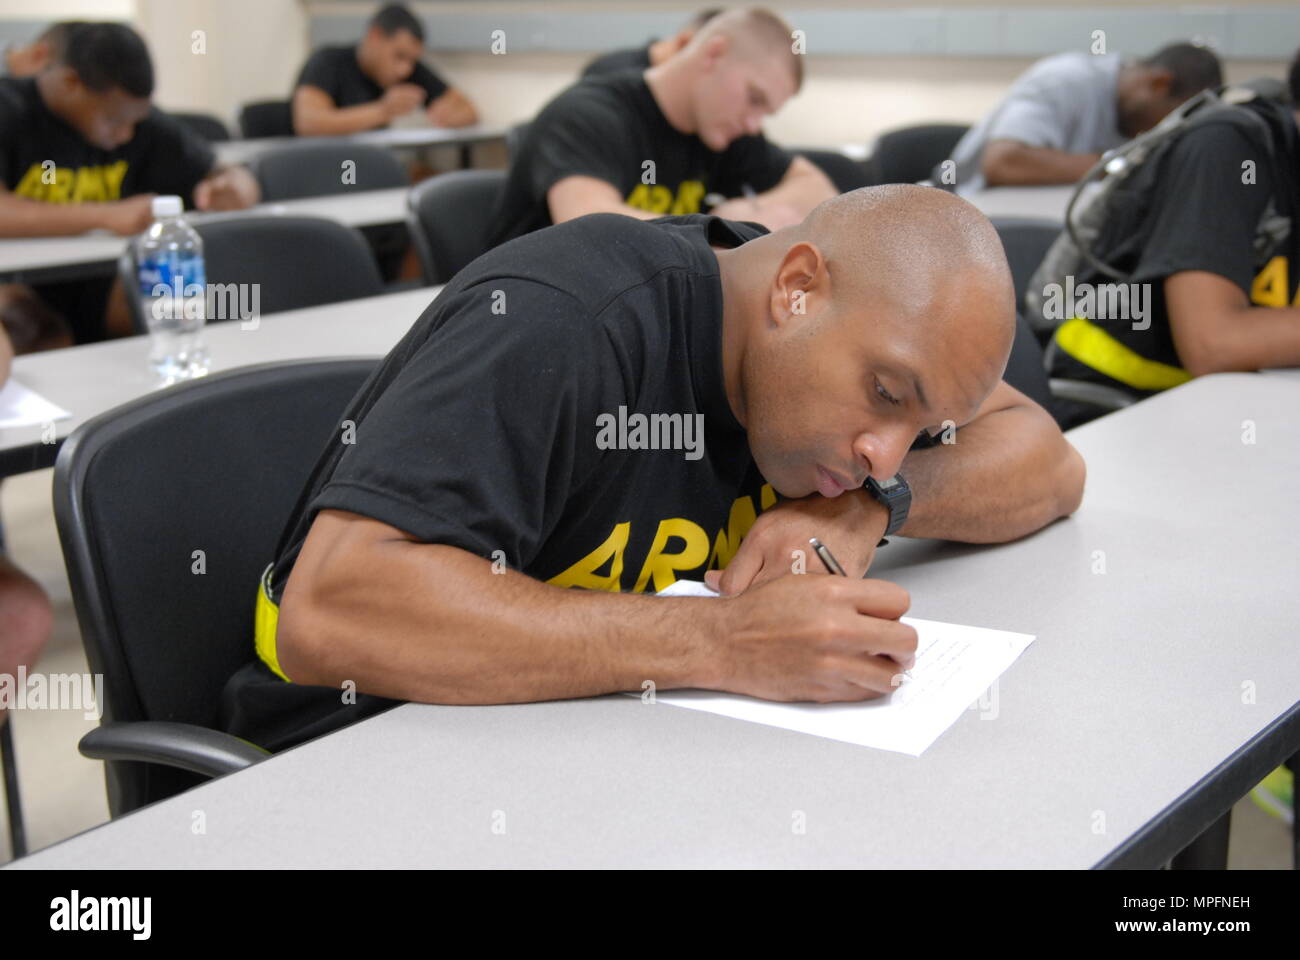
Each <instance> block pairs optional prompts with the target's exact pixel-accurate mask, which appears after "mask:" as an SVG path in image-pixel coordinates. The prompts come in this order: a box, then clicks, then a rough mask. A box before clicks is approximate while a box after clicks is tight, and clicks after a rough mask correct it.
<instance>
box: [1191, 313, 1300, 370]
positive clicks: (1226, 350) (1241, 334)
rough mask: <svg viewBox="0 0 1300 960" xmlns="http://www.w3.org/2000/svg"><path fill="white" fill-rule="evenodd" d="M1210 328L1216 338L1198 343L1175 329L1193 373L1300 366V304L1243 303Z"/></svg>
mask: <svg viewBox="0 0 1300 960" xmlns="http://www.w3.org/2000/svg"><path fill="white" fill-rule="evenodd" d="M1210 329H1212V330H1213V336H1212V338H1210V339H1211V341H1212V342H1209V343H1205V344H1200V343H1197V344H1196V345H1195V346H1193V344H1192V343H1191V342H1189V341H1188V340H1187V339H1186V337H1185V336H1180V335H1179V332H1178V331H1177V330H1176V331H1175V335H1174V343H1175V346H1176V347H1177V348H1178V353H1179V360H1180V361H1181V362H1182V364H1183V366H1185V367H1186V368H1187V370H1188V372H1189V373H1191V374H1192V375H1193V376H1203V375H1205V374H1209V373H1229V372H1233V371H1249V370H1263V369H1266V368H1268V367H1300V308H1297V307H1242V308H1241V309H1240V310H1235V311H1233V312H1232V314H1231V315H1230V316H1227V317H1225V318H1224V319H1223V321H1222V322H1220V323H1217V324H1215V325H1214V326H1213V327H1212V328H1210Z"/></svg>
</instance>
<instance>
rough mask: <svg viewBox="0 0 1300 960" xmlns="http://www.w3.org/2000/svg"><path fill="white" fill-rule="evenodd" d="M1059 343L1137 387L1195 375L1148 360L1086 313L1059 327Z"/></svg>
mask: <svg viewBox="0 0 1300 960" xmlns="http://www.w3.org/2000/svg"><path fill="white" fill-rule="evenodd" d="M1056 345H1057V346H1058V347H1060V348H1061V349H1062V350H1064V351H1065V352H1066V353H1067V354H1069V355H1070V356H1072V357H1073V358H1074V359H1076V360H1078V361H1079V362H1080V363H1082V364H1084V365H1085V366H1088V367H1092V369H1094V370H1096V371H1098V372H1099V373H1104V374H1105V375H1106V376H1108V377H1110V378H1111V379H1112V380H1118V381H1119V382H1120V383H1123V384H1126V385H1127V386H1130V387H1132V388H1133V389H1135V390H1168V389H1169V388H1170V387H1176V386H1178V385H1179V384H1180V383H1186V382H1187V381H1188V380H1190V379H1192V375H1191V374H1190V373H1188V372H1187V371H1186V370H1184V369H1183V368H1182V367H1171V366H1170V365H1169V364H1167V363H1161V362H1160V361H1158V360H1148V359H1147V358H1146V357H1144V356H1142V355H1141V354H1139V353H1137V352H1136V351H1134V350H1133V349H1132V348H1130V347H1126V346H1125V345H1124V344H1122V343H1120V342H1119V341H1118V340H1116V339H1115V338H1114V337H1112V336H1111V335H1110V334H1109V333H1107V332H1106V331H1105V330H1103V329H1102V328H1101V327H1099V326H1097V325H1096V324H1094V323H1089V322H1088V321H1087V320H1085V319H1083V318H1082V317H1074V318H1073V319H1070V320H1067V321H1065V323H1063V324H1061V325H1060V327H1058V328H1057V330H1056Z"/></svg>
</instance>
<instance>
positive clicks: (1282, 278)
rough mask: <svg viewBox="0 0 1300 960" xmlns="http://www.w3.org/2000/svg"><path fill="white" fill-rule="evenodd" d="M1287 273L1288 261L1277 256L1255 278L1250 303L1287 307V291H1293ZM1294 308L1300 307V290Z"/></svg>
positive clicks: (1251, 287) (1297, 292)
mask: <svg viewBox="0 0 1300 960" xmlns="http://www.w3.org/2000/svg"><path fill="white" fill-rule="evenodd" d="M1288 280H1289V277H1288V273H1287V259H1286V257H1284V256H1281V255H1279V256H1276V257H1274V258H1273V259H1272V260H1270V261H1269V262H1268V263H1266V264H1264V268H1263V269H1262V270H1260V271H1259V273H1258V274H1257V275H1256V277H1255V282H1254V283H1252V284H1251V285H1250V302H1251V303H1255V304H1258V305H1259V306H1261V307H1285V306H1286V295H1287V291H1288V290H1290V289H1291V285H1290V283H1288V282H1287V281H1288ZM1294 306H1297V307H1300V290H1297V291H1296V298H1295V304H1294Z"/></svg>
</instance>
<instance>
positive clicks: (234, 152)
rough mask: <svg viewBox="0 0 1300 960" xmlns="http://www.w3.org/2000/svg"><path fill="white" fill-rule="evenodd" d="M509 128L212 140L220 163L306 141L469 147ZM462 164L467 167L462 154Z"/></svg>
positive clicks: (479, 126)
mask: <svg viewBox="0 0 1300 960" xmlns="http://www.w3.org/2000/svg"><path fill="white" fill-rule="evenodd" d="M509 129H510V128H509V127H505V126H499V125H496V126H490V125H486V124H476V125H474V126H472V127H456V128H450V127H393V128H390V129H386V130H367V131H366V132H365V133H354V134H352V135H351V136H347V137H257V138H254V139H251V140H226V141H223V142H221V143H214V144H213V145H212V146H213V149H214V150H215V151H216V153H217V159H218V161H220V162H221V163H247V162H248V161H249V160H251V159H252V158H253V157H256V156H257V155H258V154H262V153H265V152H266V151H268V150H278V149H280V148H282V147H293V146H301V145H303V144H306V143H364V144H368V145H370V146H376V147H388V148H391V149H417V150H420V149H427V148H430V147H462V148H468V147H470V146H472V145H474V144H476V143H485V142H488V141H491V140H501V139H504V138H505V135H506V133H507V131H508V130H509ZM462 166H468V163H465V162H464V158H463V157H462Z"/></svg>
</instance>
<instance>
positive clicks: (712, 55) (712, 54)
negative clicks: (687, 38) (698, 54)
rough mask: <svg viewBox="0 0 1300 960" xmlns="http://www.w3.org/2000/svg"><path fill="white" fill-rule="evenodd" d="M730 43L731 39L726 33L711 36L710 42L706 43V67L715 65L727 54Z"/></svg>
mask: <svg viewBox="0 0 1300 960" xmlns="http://www.w3.org/2000/svg"><path fill="white" fill-rule="evenodd" d="M729 44H730V40H729V38H728V37H727V35H726V34H725V33H718V34H715V35H714V36H712V37H710V38H709V42H708V43H706V44H705V45H704V65H705V68H706V69H707V68H711V67H713V66H714V65H715V64H717V63H718V62H719V61H720V60H722V58H723V57H724V56H726V53H727V47H728V45H729Z"/></svg>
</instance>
